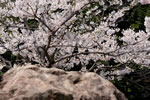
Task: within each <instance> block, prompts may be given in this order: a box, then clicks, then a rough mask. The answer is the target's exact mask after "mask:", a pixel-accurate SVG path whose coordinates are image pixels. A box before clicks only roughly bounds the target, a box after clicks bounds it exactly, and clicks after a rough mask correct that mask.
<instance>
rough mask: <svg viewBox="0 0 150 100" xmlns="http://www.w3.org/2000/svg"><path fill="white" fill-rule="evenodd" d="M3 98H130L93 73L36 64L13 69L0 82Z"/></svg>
mask: <svg viewBox="0 0 150 100" xmlns="http://www.w3.org/2000/svg"><path fill="white" fill-rule="evenodd" d="M0 100H127V99H126V97H125V96H124V94H123V93H121V92H120V91H119V90H118V89H117V88H116V87H115V86H114V85H113V84H112V83H111V82H109V81H107V80H105V79H103V78H102V77H100V76H99V75H97V74H95V73H91V72H74V71H70V72H66V71H63V70H61V69H57V68H50V69H48V68H42V67H37V66H33V65H28V66H25V67H16V68H12V69H10V70H9V71H8V72H7V73H5V74H4V75H3V79H2V81H1V82H0Z"/></svg>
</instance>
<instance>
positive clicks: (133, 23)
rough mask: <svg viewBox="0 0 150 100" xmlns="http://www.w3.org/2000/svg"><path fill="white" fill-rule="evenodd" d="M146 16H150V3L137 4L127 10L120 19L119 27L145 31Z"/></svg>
mask: <svg viewBox="0 0 150 100" xmlns="http://www.w3.org/2000/svg"><path fill="white" fill-rule="evenodd" d="M145 16H148V17H149V16H150V5H141V4H137V5H136V6H134V7H133V8H132V9H130V10H129V11H126V12H125V15H124V16H123V17H122V18H120V19H118V21H117V22H118V27H119V28H121V29H127V28H130V27H131V28H132V29H134V31H136V32H138V31H139V30H143V31H145V26H144V21H145Z"/></svg>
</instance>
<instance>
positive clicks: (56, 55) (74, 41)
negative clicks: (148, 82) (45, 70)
mask: <svg viewBox="0 0 150 100" xmlns="http://www.w3.org/2000/svg"><path fill="white" fill-rule="evenodd" d="M122 1H123V0H113V1H111V0H108V2H109V3H110V6H111V5H118V6H122V5H123V4H122V3H123V2H122ZM127 1H128V2H132V3H131V4H129V6H128V7H122V8H120V9H118V10H117V11H112V12H110V13H109V14H108V16H102V18H101V19H100V22H99V24H98V25H97V26H96V27H94V28H93V27H90V26H88V25H87V24H85V23H84V22H85V21H86V20H84V18H83V19H81V18H80V17H81V16H78V13H79V12H80V11H82V10H83V9H85V8H86V7H89V5H90V4H92V3H93V2H98V3H99V5H100V6H102V7H103V8H102V10H105V9H106V8H107V7H108V6H106V5H105V0H82V1H81V0H16V1H13V2H12V1H9V2H6V1H5V0H1V1H0V3H3V5H4V6H2V7H1V6H0V40H1V41H2V42H1V43H0V50H1V51H0V53H1V54H2V53H4V52H5V51H7V50H10V51H12V52H13V54H14V55H21V56H23V57H24V58H25V59H27V60H28V61H36V62H38V63H40V64H41V65H43V66H51V65H54V66H57V67H64V68H68V67H69V68H70V69H71V68H72V67H74V65H75V64H80V63H81V64H82V65H83V66H86V65H87V64H88V63H89V61H90V60H91V59H92V60H93V61H94V62H97V61H98V60H103V61H107V60H109V59H111V58H113V59H115V62H120V63H126V62H128V61H134V62H136V63H138V64H143V65H146V66H149V64H150V60H149V58H150V55H149V51H150V46H149V44H150V41H149V35H150V27H149V26H150V25H149V24H150V18H149V17H145V22H144V25H145V27H146V32H144V31H139V32H134V30H133V29H127V30H124V31H123V32H122V34H123V37H121V38H119V39H120V40H122V41H123V44H122V45H121V46H120V45H118V43H117V41H116V39H117V38H118V37H117V36H116V35H115V33H116V32H118V31H120V29H119V28H110V27H114V26H116V24H115V22H116V20H117V19H118V18H120V17H122V16H123V15H124V12H125V11H127V10H129V9H130V7H132V6H133V5H135V4H134V3H135V1H136V0H127ZM147 1H148V0H147ZM141 2H144V3H142V4H145V2H146V0H145V1H144V0H141ZM136 3H137V2H136ZM146 3H149V2H146ZM95 9H98V7H95V8H92V9H90V10H89V11H88V12H86V14H87V15H88V13H89V14H90V13H91V12H92V11H94V10H95ZM101 12H102V11H100V13H101ZM97 13H99V12H97ZM101 14H102V13H101ZM81 15H82V13H81ZM85 18H86V17H85ZM80 19H81V20H82V22H83V23H78V24H77V26H76V27H74V26H73V25H74V23H75V22H77V21H78V20H80ZM32 21H33V22H36V21H37V23H36V24H37V26H32V25H30V24H29V23H31V22H32ZM94 24H95V22H92V21H91V22H90V25H94ZM71 26H73V27H71ZM72 28H74V29H75V28H77V30H81V31H80V32H82V31H85V30H86V31H85V32H83V33H82V34H81V33H78V32H76V31H73V30H74V29H72ZM89 29H91V30H89ZM97 67H99V68H100V67H104V65H103V64H102V63H100V64H97ZM127 67H128V66H126V67H125V68H127ZM128 71H130V70H129V68H128ZM114 73H115V72H114Z"/></svg>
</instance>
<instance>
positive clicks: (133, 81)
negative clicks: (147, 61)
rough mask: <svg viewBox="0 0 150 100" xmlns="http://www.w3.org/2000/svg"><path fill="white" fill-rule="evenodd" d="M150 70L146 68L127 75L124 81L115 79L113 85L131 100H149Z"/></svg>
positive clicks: (137, 69)
mask: <svg viewBox="0 0 150 100" xmlns="http://www.w3.org/2000/svg"><path fill="white" fill-rule="evenodd" d="M149 72H150V70H149V69H147V68H146V67H143V68H142V69H141V68H136V70H135V71H134V72H132V73H130V74H128V75H125V76H124V78H123V79H122V80H118V79H117V78H115V79H114V80H112V83H113V84H114V85H115V86H116V87H117V88H118V89H120V90H121V91H122V92H123V93H124V94H125V95H126V96H127V98H128V99H129V100H149V97H150V80H149V77H150V73H149Z"/></svg>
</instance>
